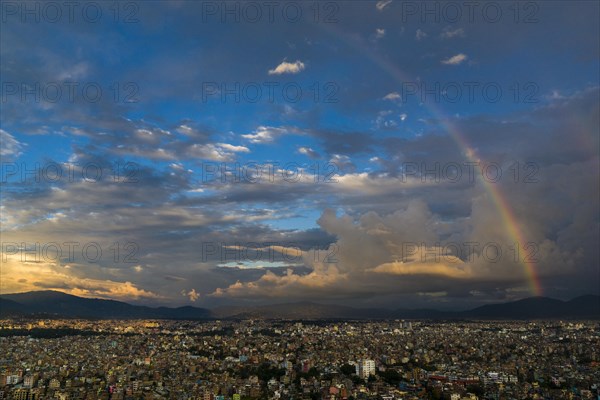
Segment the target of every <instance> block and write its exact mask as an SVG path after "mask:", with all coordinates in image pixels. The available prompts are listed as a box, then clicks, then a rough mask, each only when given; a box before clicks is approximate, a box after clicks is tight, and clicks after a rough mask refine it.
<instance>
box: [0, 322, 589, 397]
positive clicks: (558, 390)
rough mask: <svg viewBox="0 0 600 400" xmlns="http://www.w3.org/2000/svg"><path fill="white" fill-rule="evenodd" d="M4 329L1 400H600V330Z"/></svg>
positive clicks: (165, 325)
mask: <svg viewBox="0 0 600 400" xmlns="http://www.w3.org/2000/svg"><path fill="white" fill-rule="evenodd" d="M0 324H1V329H0V399H24V400H27V399H69V400H75V399H112V400H117V399H202V400H243V399H328V400H341V399H348V400H350V399H386V400H387V399H407V400H408V399H450V400H461V399H600V389H599V387H600V323H599V322H597V321H580V322H574V321H569V322H561V321H534V322H518V321H514V322H507V321H502V322H500V321H489V322H476V321H454V322H426V321H399V320H396V321H377V322H374V321H303V322H298V321H261V320H246V321H167V320H160V321H155V320H152V321H143V320H135V321H133V320H129V321H127V320H119V321H117V320H103V321H88V320H18V321H17V320H4V321H0Z"/></svg>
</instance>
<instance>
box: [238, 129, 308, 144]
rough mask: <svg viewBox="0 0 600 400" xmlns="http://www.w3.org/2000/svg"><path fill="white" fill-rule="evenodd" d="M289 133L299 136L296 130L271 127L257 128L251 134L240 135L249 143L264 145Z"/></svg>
mask: <svg viewBox="0 0 600 400" xmlns="http://www.w3.org/2000/svg"><path fill="white" fill-rule="evenodd" d="M289 133H294V134H299V133H300V131H299V129H297V128H293V127H291V128H285V127H284V128H281V127H273V126H259V127H258V128H256V130H255V131H254V132H253V133H248V134H245V135H242V137H243V138H244V139H247V140H249V141H250V143H257V144H264V143H271V142H273V141H274V140H275V139H276V138H278V137H279V136H283V135H286V134H289Z"/></svg>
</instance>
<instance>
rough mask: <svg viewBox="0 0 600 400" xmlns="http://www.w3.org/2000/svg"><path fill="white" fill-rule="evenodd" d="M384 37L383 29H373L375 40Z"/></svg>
mask: <svg viewBox="0 0 600 400" xmlns="http://www.w3.org/2000/svg"><path fill="white" fill-rule="evenodd" d="M384 36H385V29H383V28H377V29H375V39H381V38H383V37H384Z"/></svg>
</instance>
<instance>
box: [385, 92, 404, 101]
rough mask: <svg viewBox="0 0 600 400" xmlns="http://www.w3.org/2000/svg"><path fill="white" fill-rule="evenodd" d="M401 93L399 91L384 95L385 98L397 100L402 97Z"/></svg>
mask: <svg viewBox="0 0 600 400" xmlns="http://www.w3.org/2000/svg"><path fill="white" fill-rule="evenodd" d="M400 97H401V96H400V94H399V93H398V92H391V93H388V94H386V95H385V96H383V99H384V100H389V101H395V100H398V99H400Z"/></svg>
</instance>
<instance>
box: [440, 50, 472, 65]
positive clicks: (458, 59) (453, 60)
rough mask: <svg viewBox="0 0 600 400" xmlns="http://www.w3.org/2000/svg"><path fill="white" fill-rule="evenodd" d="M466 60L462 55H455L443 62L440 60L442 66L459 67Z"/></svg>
mask: <svg viewBox="0 0 600 400" xmlns="http://www.w3.org/2000/svg"><path fill="white" fill-rule="evenodd" d="M466 59H467V56H466V55H465V54H463V53H460V54H457V55H455V56H452V57H450V58H447V59H445V60H442V64H445V65H459V64H461V63H462V62H463V61H465V60H466Z"/></svg>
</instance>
